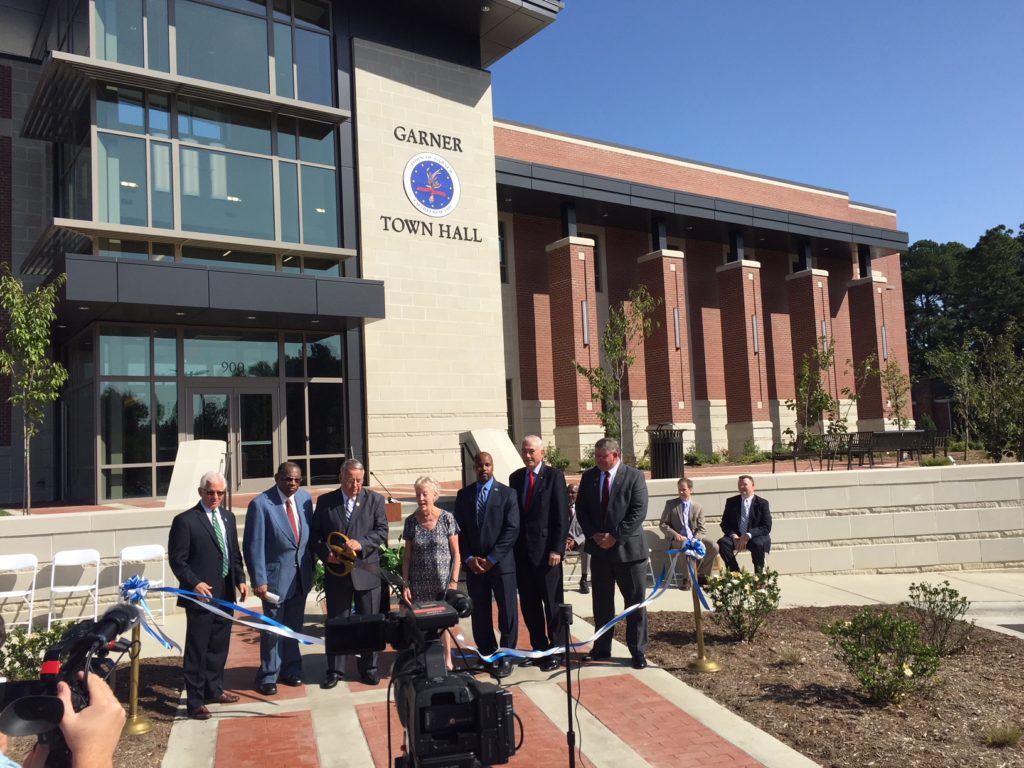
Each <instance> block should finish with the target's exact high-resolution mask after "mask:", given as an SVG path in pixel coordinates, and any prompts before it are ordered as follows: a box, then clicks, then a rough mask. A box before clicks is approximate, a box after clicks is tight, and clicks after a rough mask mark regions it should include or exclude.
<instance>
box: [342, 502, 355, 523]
mask: <svg viewBox="0 0 1024 768" xmlns="http://www.w3.org/2000/svg"><path fill="white" fill-rule="evenodd" d="M355 505H356V501H355V499H346V500H345V522H346V523H347V522H348V521H349V520H351V519H352V510H353V509H354V508H355Z"/></svg>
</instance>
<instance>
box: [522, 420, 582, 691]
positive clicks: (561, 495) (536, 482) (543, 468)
mask: <svg viewBox="0 0 1024 768" xmlns="http://www.w3.org/2000/svg"><path fill="white" fill-rule="evenodd" d="M522 456H523V463H524V464H525V465H526V466H524V467H523V468H522V469H517V470H516V471H515V472H513V473H512V474H511V476H509V479H508V484H509V487H510V488H511V489H512V490H513V491H515V494H516V499H518V501H519V538H518V539H516V546H515V558H516V585H517V587H518V588H519V605H520V608H521V609H522V612H523V620H524V621H525V622H526V628H527V629H528V630H529V631H530V644H531V645H532V646H533V650H535V651H546V650H548V649H549V648H552V647H554V646H556V645H558V644H559V641H560V640H561V639H562V629H561V619H560V617H559V613H558V606H559V604H561V603H562V601H563V595H562V556H563V555H564V554H565V539H566V536H567V531H568V529H569V496H568V494H567V492H566V487H565V475H563V474H562V470H560V469H556V468H555V467H552V466H548V465H547V464H545V463H544V444H543V443H542V442H541V440H540V438H539V437H537V436H536V435H528V436H527V437H525V438H524V439H523V443H522ZM559 663H560V660H559V658H558V657H557V656H545V657H544V658H542V659H541V660H540V661H539V662H538V663H537V666H538V667H540V669H541V670H542V671H544V672H551V671H553V670H555V669H557V668H558V665H559Z"/></svg>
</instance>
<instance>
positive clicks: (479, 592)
mask: <svg viewBox="0 0 1024 768" xmlns="http://www.w3.org/2000/svg"><path fill="white" fill-rule="evenodd" d="M467 571H468V569H467ZM466 591H467V592H468V593H469V598H470V600H472V601H473V618H472V626H473V641H474V642H475V643H476V647H477V648H479V649H480V653H482V654H483V655H484V656H489V655H490V654H492V653H494V652H495V651H496V650H497V649H498V642H497V641H496V640H495V639H494V620H493V619H492V617H491V599H492V597H493V600H494V604H495V605H496V606H497V607H498V631H499V632H500V633H501V647H503V648H515V647H516V643H517V642H519V606H518V604H517V601H516V574H515V572H511V573H498V572H497V569H495V568H492V569H491V570H489V571H488V572H487V573H482V574H478V573H471V572H467V573H466Z"/></svg>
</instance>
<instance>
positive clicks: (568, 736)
mask: <svg viewBox="0 0 1024 768" xmlns="http://www.w3.org/2000/svg"><path fill="white" fill-rule="evenodd" d="M558 612H559V614H560V615H561V619H562V626H563V627H565V638H564V639H565V705H566V715H567V719H568V725H569V729H568V730H567V731H566V732H565V741H566V743H567V744H568V745H569V768H576V731H574V730H573V727H572V724H573V721H572V657H571V656H570V655H569V654H570V653H571V652H572V637H571V633H570V632H569V625H570V624H572V606H571V605H570V604H569V603H562V604H560V605H559V606H558Z"/></svg>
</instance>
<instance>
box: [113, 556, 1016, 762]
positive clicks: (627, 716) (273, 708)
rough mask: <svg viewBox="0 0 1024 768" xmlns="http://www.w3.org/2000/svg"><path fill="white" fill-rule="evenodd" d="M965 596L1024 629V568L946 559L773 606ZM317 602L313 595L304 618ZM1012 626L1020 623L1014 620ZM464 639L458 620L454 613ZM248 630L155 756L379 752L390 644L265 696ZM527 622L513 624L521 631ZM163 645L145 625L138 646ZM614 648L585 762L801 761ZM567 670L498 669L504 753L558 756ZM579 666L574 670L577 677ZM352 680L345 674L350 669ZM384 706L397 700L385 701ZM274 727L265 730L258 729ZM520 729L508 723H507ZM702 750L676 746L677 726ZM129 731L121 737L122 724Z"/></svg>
mask: <svg viewBox="0 0 1024 768" xmlns="http://www.w3.org/2000/svg"><path fill="white" fill-rule="evenodd" d="M944 579H945V580H948V581H949V582H950V584H951V585H952V586H953V587H954V588H955V589H957V590H959V591H960V593H961V594H963V595H964V596H965V597H967V598H968V599H969V600H971V601H972V610H971V614H970V615H971V617H972V618H974V619H975V620H976V621H977V623H978V625H979V626H983V627H986V628H989V629H994V630H996V631H1000V632H1004V633H1007V634H1014V635H1016V636H1018V637H1021V638H1022V639H1024V570H1022V569H1006V570H991V571H955V572H948V573H926V574H921V573H908V574H886V575H851V576H841V575H840V576H833V575H829V576H781V577H779V583H780V587H781V591H782V597H783V607H797V606H805V605H864V604H871V603H892V602H899V601H900V600H904V599H905V598H906V596H907V589H908V587H909V585H910V584H911V583H913V582H921V581H927V582H929V583H932V584H937V583H939V582H941V581H943V580H944ZM566 598H567V600H568V602H569V603H570V604H571V605H572V606H573V612H574V615H575V616H576V617H577V618H576V619H575V620H574V622H573V625H572V628H573V634H574V636H576V637H589V636H590V634H591V633H592V631H593V630H592V628H591V627H590V626H589V625H587V624H586V623H584V622H583V621H581V620H580V619H579V618H578V617H579V616H587V615H590V613H591V607H590V596H589V595H580V594H579V593H578V592H576V591H575V590H570V591H568V592H567V593H566ZM691 609H692V601H691V598H690V596H689V593H684V592H682V591H681V590H677V589H669V590H668V591H667V592H666V593H665V594H664V595H663V596H662V597H661V598H660V599H659V600H658V601H657V602H656V603H655V604H654V605H653V606H652V607H651V610H668V611H672V610H685V611H689V610H691ZM318 611H319V609H318V608H317V607H316V606H315V605H314V604H313V603H312V602H310V604H309V610H308V611H307V619H308V620H309V621H310V622H313V621H315V620H316V617H317V615H318ZM1013 627H1016V631H1015V630H1014V629H1013ZM166 628H167V630H168V633H169V634H170V635H171V636H172V637H174V638H176V639H178V640H183V639H184V636H185V628H184V615H183V614H174V615H172V616H171V617H169V619H168V621H167V622H166ZM461 629H462V632H463V634H464V635H465V637H466V639H467V641H468V642H471V639H470V630H469V626H468V621H464V622H463V626H462V627H461ZM253 634H254V633H252V632H251V631H249V630H239V631H237V632H236V633H235V634H234V636H233V639H232V646H231V653H230V655H229V658H228V667H227V676H226V682H227V685H228V687H229V688H230V690H233V691H234V692H236V693H238V694H239V695H240V696H241V697H242V700H241V701H240V702H239V703H238V704H235V705H231V706H214V707H213V710H214V714H215V716H214V718H213V719H212V720H209V721H207V722H197V721H192V720H188V719H185V718H184V706H183V704H182V709H181V715H182V719H180V720H178V721H176V722H175V724H174V727H173V729H172V731H171V737H170V741H169V743H168V748H167V754H166V756H165V758H164V762H163V766H164V768H211V767H212V768H229V766H230V768H246V767H247V766H269V765H279V764H285V765H287V766H288V767H289V768H307V767H308V768H318V767H319V768H329V767H332V766H338V767H340V766H346V767H349V766H351V767H352V768H361V767H362V766H375V767H378V768H385V767H386V766H387V765H388V763H387V740H386V726H387V719H386V718H387V712H386V705H385V699H386V696H387V684H388V677H387V676H386V673H388V672H389V671H390V663H391V659H392V654H390V653H388V654H384V655H383V656H382V659H381V672H382V675H384V677H383V679H382V681H381V684H380V685H379V686H376V687H369V686H365V685H363V684H361V683H359V682H358V676H357V675H355V670H354V669H352V670H350V672H351V673H350V674H347V675H346V681H344V682H342V683H340V684H339V685H338V687H337V688H335V689H333V690H330V691H323V690H320V688H319V687H318V683H319V681H320V680H321V678H322V676H323V672H324V658H323V654H322V651H321V649H320V648H319V647H310V648H305V649H304V654H305V670H304V678H305V680H306V681H307V685H306V686H304V687H303V688H287V687H286V686H280V687H279V689H278V691H279V693H278V694H277V695H276V696H273V697H269V698H268V697H262V696H260V695H259V694H257V693H256V692H255V691H253V690H251V688H250V686H251V685H252V680H253V676H254V673H255V669H256V667H257V665H258V663H259V661H258V655H259V652H258V644H257V643H256V642H254V637H252V635H253ZM525 634H526V633H525V631H522V632H521V635H523V636H524V637H525ZM162 653H163V649H162V648H159V646H157V645H156V643H155V642H154V641H152V640H151V639H150V638H148V637H147V638H146V639H145V640H144V643H143V656H153V655H161V654H162ZM612 653H613V660H612V661H611V662H608V663H603V664H592V665H588V666H587V667H586V668H585V669H584V670H583V671H582V674H581V675H580V679H581V696H580V706H579V708H578V709H577V710H576V711H577V712H578V718H579V719H578V725H574V728H575V730H576V738H577V745H578V746H579V747H580V748H581V749H582V752H583V755H584V760H585V764H587V765H591V766H596V767H597V768H625V767H627V766H628V768H633V766H644V765H651V766H666V767H668V766H672V767H673V768H678V767H680V766H689V765H694V766H696V765H718V766H729V768H738V767H739V766H757V765H763V766H769V767H770V768H800V766H811V765H814V763H813V762H812V761H810V760H808V759H807V758H805V757H803V756H802V755H800V754H798V753H797V752H795V751H793V750H792V749H790V748H789V747H787V746H786V745H785V744H783V743H782V742H780V741H778V740H777V739H775V738H773V737H771V736H769V735H768V734H766V733H764V732H762V731H760V730H758V729H757V728H755V727H754V726H752V725H750V724H749V723H747V722H746V721H744V720H742V719H740V718H739V717H737V716H736V715H733V714H732V713H731V712H729V711H728V710H726V709H725V708H724V707H722V706H720V705H718V704H717V703H715V702H714V701H712V700H711V699H709V698H707V697H706V696H704V695H703V694H701V693H698V692H697V691H695V690H694V689H692V688H690V687H689V686H687V685H686V684H685V683H683V682H681V681H679V680H677V679H676V678H674V677H673V676H672V675H670V674H669V673H667V672H664V671H663V670H660V669H657V668H655V667H653V666H652V667H648V668H647V669H644V670H641V671H635V670H633V669H632V668H631V667H630V666H629V663H628V661H629V653H628V652H627V650H626V648H625V647H624V646H621V645H620V644H618V643H615V645H614V648H613V651H612ZM564 674H565V673H564V670H562V671H561V673H560V674H559V673H552V674H544V673H542V672H540V671H539V670H537V669H535V668H519V669H517V670H516V671H515V672H514V673H513V675H512V676H511V677H510V678H507V679H506V681H505V683H506V684H507V686H508V687H509V688H510V689H511V690H512V692H513V697H514V702H515V711H516V714H517V715H519V717H520V718H521V719H522V721H523V725H524V728H525V740H524V743H523V745H522V747H521V748H520V749H519V751H518V752H517V753H516V754H515V756H514V757H513V758H512V759H511V760H510V761H509V763H508V765H510V766H517V765H518V766H531V767H532V768H547V767H548V766H557V765H565V764H567V761H568V758H567V747H566V737H565V728H566V702H565V689H564V680H565V677H564ZM576 679H577V678H576V674H575V671H574V674H573V680H574V687H575V680H576ZM353 681H354V682H353ZM392 710H393V707H392ZM391 720H392V757H394V756H396V755H398V754H399V751H398V750H399V745H400V743H401V738H402V730H401V727H400V726H399V724H398V718H397V716H396V715H394V714H392V717H391ZM271 730H272V732H273V733H272V735H270V736H268V735H267V734H269V733H270V732H271ZM517 733H518V729H517ZM681 733H685V734H687V739H686V743H688V744H693V745H697V744H699V745H701V746H700V748H699V750H698V751H696V752H695V751H694V750H693V749H690V748H688V749H687V750H686V751H684V752H680V750H679V745H680V743H681V742H680V736H679V734H681ZM125 738H130V737H125Z"/></svg>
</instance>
